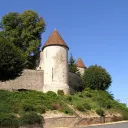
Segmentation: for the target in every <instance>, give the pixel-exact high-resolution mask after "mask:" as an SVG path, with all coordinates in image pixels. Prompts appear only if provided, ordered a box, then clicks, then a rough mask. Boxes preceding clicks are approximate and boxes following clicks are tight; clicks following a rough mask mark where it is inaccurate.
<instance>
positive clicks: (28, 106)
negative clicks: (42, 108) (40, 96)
mask: <svg viewBox="0 0 128 128" xmlns="http://www.w3.org/2000/svg"><path fill="white" fill-rule="evenodd" d="M22 109H23V111H25V112H30V111H36V109H35V108H34V107H33V105H31V104H29V103H24V104H23V105H22Z"/></svg>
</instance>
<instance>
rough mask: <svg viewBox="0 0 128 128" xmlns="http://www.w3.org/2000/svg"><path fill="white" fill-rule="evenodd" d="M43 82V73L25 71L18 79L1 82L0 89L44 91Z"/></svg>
mask: <svg viewBox="0 0 128 128" xmlns="http://www.w3.org/2000/svg"><path fill="white" fill-rule="evenodd" d="M43 80H44V79H43V71H38V70H28V69H25V70H24V71H23V73H22V75H21V76H19V77H17V78H16V79H14V80H9V81H4V82H0V89H5V90H18V89H27V90H37V91H43Z"/></svg>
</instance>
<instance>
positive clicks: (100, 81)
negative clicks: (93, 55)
mask: <svg viewBox="0 0 128 128" xmlns="http://www.w3.org/2000/svg"><path fill="white" fill-rule="evenodd" d="M82 79H83V84H84V87H85V88H86V87H89V88H91V89H97V90H106V89H108V88H109V86H110V85H111V82H112V80H111V76H110V74H109V73H108V72H107V71H106V70H105V69H104V68H102V67H101V66H97V65H94V66H89V67H88V68H87V69H86V71H85V73H84V75H83V78H82Z"/></svg>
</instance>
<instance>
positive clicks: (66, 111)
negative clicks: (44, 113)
mask: <svg viewBox="0 0 128 128" xmlns="http://www.w3.org/2000/svg"><path fill="white" fill-rule="evenodd" d="M63 112H64V113H65V114H69V115H73V112H72V110H71V109H70V108H69V107H66V106H65V107H64V109H63Z"/></svg>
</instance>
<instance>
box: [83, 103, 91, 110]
mask: <svg viewBox="0 0 128 128" xmlns="http://www.w3.org/2000/svg"><path fill="white" fill-rule="evenodd" d="M83 106H84V108H85V109H87V110H91V106H90V105H89V104H88V103H84V104H83Z"/></svg>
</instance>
